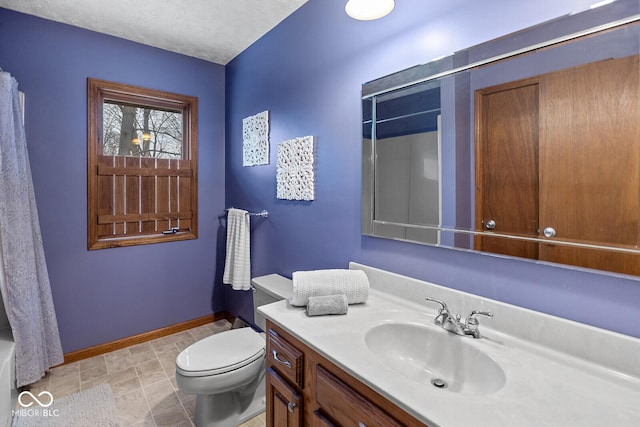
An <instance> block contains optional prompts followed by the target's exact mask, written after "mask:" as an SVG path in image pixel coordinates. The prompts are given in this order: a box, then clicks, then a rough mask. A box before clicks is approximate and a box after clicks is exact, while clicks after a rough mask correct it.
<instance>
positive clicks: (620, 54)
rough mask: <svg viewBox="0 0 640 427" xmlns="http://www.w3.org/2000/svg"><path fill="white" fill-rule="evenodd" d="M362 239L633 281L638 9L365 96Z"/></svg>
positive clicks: (390, 83) (639, 237) (608, 12)
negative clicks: (593, 272)
mask: <svg viewBox="0 0 640 427" xmlns="http://www.w3.org/2000/svg"><path fill="white" fill-rule="evenodd" d="M362 91H363V92H362V94H363V97H362V106H363V107H362V108H363V198H362V201H363V221H362V223H363V234H366V235H372V236H378V237H386V238H393V239H401V240H407V241H413V242H419V243H425V244H431V245H439V246H446V247H453V248H459V249H468V250H476V251H483V252H490V253H495V254H502V255H508V256H515V257H522V258H528V259H534V260H540V261H546V262H553V263H561V264H567V265H573V266H579V267H585V268H591V269H597V270H605V271H611V272H617V273H623V274H631V275H640V3H639V2H638V1H634V0H629V1H627V0H618V1H616V2H613V3H611V4H608V5H605V6H602V7H599V8H596V9H591V10H588V11H585V12H582V13H579V14H573V15H568V16H565V17H562V18H559V19H556V20H554V21H551V22H548V23H544V24H542V25H538V26H536V27H534V28H530V29H526V30H523V31H520V32H518V33H516V34H512V35H509V36H506V37H503V38H500V39H497V40H494V41H491V42H488V43H484V44H482V45H478V46H474V47H471V48H469V49H466V50H464V51H460V52H457V53H455V54H454V55H452V56H450V57H447V58H443V59H440V60H437V61H434V62H432V63H429V64H424V65H420V66H416V67H413V68H411V69H408V70H403V71H400V72H398V73H395V74H393V75H390V76H386V77H382V78H380V79H377V80H374V81H372V82H369V83H366V84H364V85H363V88H362Z"/></svg>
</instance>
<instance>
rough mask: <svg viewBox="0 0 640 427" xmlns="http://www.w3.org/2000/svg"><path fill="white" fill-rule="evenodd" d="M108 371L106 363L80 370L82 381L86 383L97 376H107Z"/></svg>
mask: <svg viewBox="0 0 640 427" xmlns="http://www.w3.org/2000/svg"><path fill="white" fill-rule="evenodd" d="M108 373H109V372H107V367H106V365H105V366H96V367H95V368H89V369H85V370H84V371H80V382H81V383H86V382H88V381H93V380H95V379H97V378H101V377H105V376H106V375H107V374H108Z"/></svg>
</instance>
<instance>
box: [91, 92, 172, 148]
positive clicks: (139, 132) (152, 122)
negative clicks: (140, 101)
mask: <svg viewBox="0 0 640 427" xmlns="http://www.w3.org/2000/svg"><path fill="white" fill-rule="evenodd" d="M102 117H103V123H102V129H103V138H102V141H103V146H102V154H104V155H108V156H136V157H151V158H156V159H183V158H184V157H183V156H184V150H183V146H184V145H183V141H182V136H183V123H182V122H183V120H182V112H180V111H167V110H159V109H154V108H148V107H144V106H135V105H128V104H124V103H118V102H114V101H105V102H104V104H103V113H102Z"/></svg>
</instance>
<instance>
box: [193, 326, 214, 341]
mask: <svg viewBox="0 0 640 427" xmlns="http://www.w3.org/2000/svg"><path fill="white" fill-rule="evenodd" d="M189 333H190V334H191V336H192V337H193V339H195V340H196V341H200V340H201V339H203V338H206V337H208V336H211V335H213V330H212V329H211V328H210V327H209V326H208V325H203V326H198V327H197V328H193V329H189Z"/></svg>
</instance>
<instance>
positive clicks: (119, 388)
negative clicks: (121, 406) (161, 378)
mask: <svg viewBox="0 0 640 427" xmlns="http://www.w3.org/2000/svg"><path fill="white" fill-rule="evenodd" d="M136 390H142V385H140V380H139V379H138V376H137V375H136V376H135V377H133V378H130V379H128V380H124V381H120V382H118V383H116V384H113V385H111V391H112V392H113V397H120V396H122V395H125V394H127V393H130V392H132V391H136Z"/></svg>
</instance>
